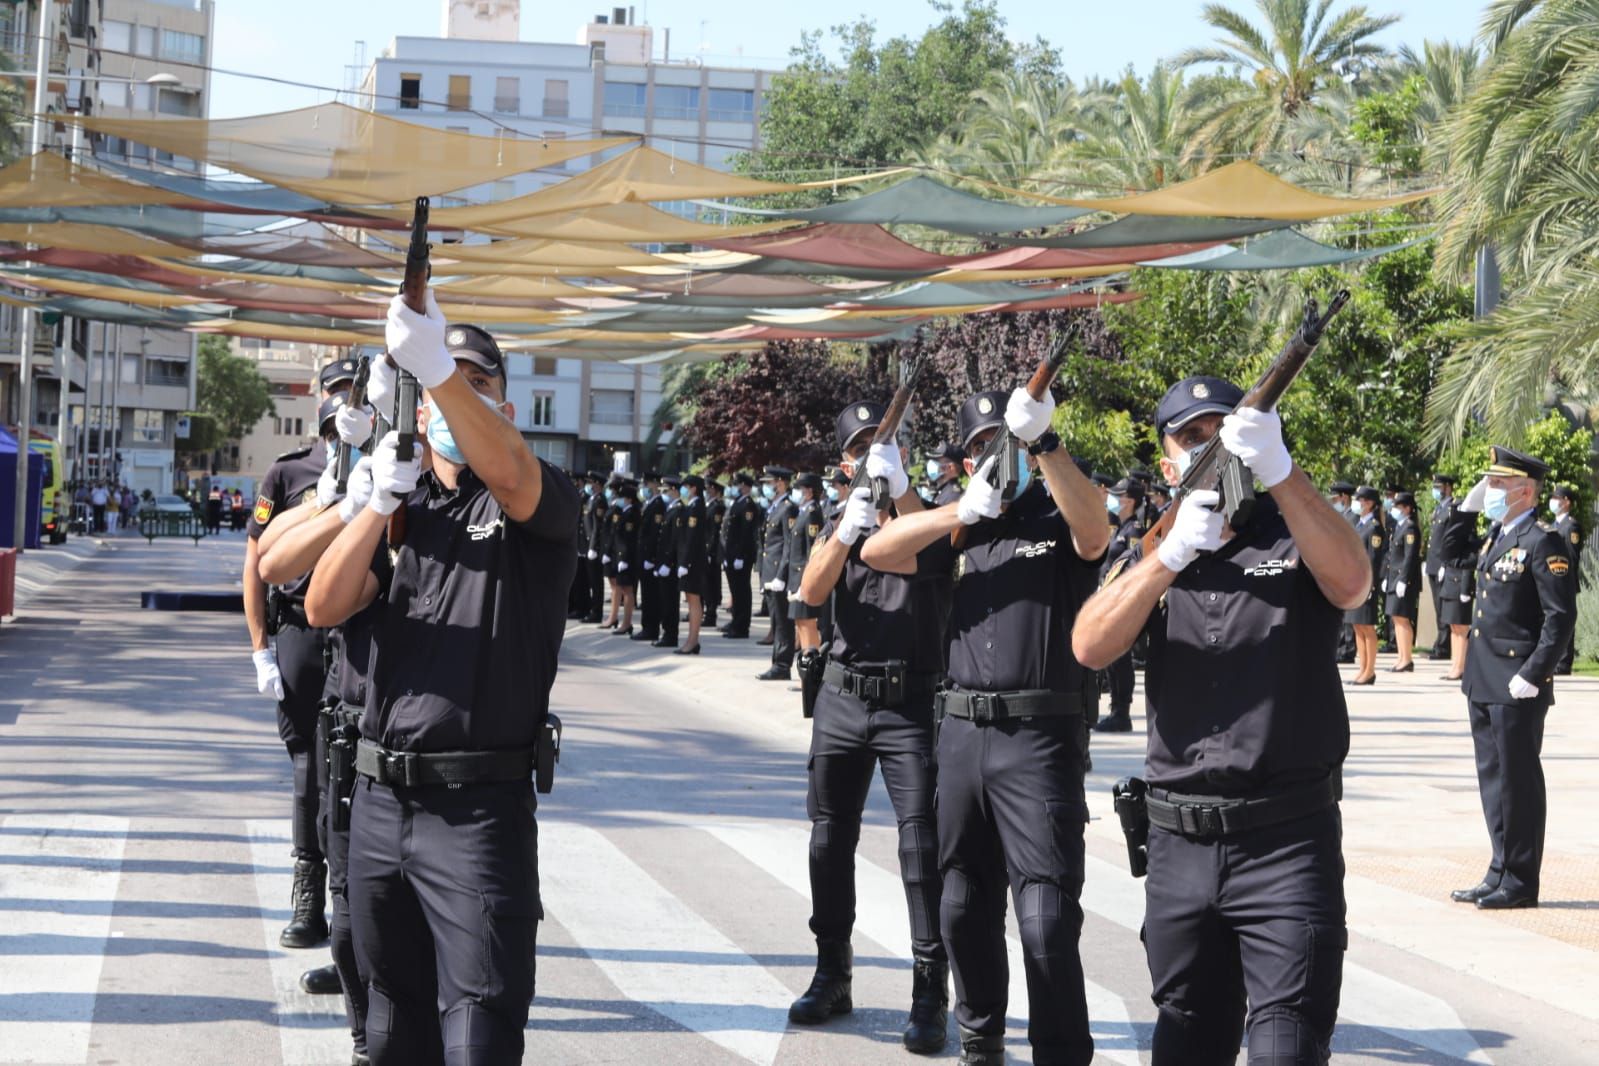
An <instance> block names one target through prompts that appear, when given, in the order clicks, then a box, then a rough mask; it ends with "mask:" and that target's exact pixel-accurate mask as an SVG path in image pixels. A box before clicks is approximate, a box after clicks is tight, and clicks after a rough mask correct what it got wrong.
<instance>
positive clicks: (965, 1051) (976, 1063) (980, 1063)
mask: <svg viewBox="0 0 1599 1066" xmlns="http://www.w3.org/2000/svg"><path fill="white" fill-rule="evenodd" d="M960 1066H1005V1038H1004V1037H1003V1036H984V1035H983V1034H982V1033H974V1032H972V1031H971V1030H969V1029H962V1030H961V1061H960Z"/></svg>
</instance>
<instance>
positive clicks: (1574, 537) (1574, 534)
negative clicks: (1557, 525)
mask: <svg viewBox="0 0 1599 1066" xmlns="http://www.w3.org/2000/svg"><path fill="white" fill-rule="evenodd" d="M1580 539H1581V537H1580V536H1579V535H1578V534H1577V531H1576V530H1575V529H1573V530H1572V531H1571V543H1573V544H1575V543H1577V541H1578V540H1580Z"/></svg>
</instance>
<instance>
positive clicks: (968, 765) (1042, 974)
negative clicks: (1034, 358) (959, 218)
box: [861, 389, 1110, 1066]
mask: <svg viewBox="0 0 1599 1066" xmlns="http://www.w3.org/2000/svg"><path fill="white" fill-rule="evenodd" d="M1053 408H1054V403H1053V401H1052V400H1049V399H1047V398H1046V399H1045V400H1043V401H1035V400H1033V399H1031V398H1030V397H1029V396H1028V395H1027V393H1026V391H1025V390H1023V389H1017V390H1015V391H1014V392H1013V393H1012V394H1011V395H1010V397H1009V399H1008V400H1007V398H1006V396H1005V394H1004V393H1002V392H983V393H979V394H977V395H976V396H973V397H972V398H971V399H969V400H967V401H966V403H965V404H963V405H962V406H961V409H960V415H959V419H958V422H959V428H960V434H961V443H962V445H963V446H964V447H965V448H966V449H967V451H968V452H972V453H973V454H976V453H979V452H980V451H981V450H982V448H983V447H984V445H985V444H986V443H987V442H988V440H989V438H990V437H991V436H992V435H993V434H994V433H995V432H996V431H997V430H998V429H999V427H1000V425H1001V424H1002V423H1004V424H1006V425H1008V426H1009V428H1010V431H1011V432H1012V433H1013V434H1014V437H1015V440H1017V441H1021V442H1025V444H1026V446H1027V451H1028V452H1029V453H1030V454H1029V455H1024V456H1021V459H1023V460H1025V465H1022V464H1019V466H1020V469H1019V471H1018V477H1017V486H1018V487H1017V489H1016V494H1015V497H1014V499H1012V500H1010V501H1009V504H1008V506H1005V505H1004V501H1003V500H1002V492H1001V489H1000V488H997V487H996V486H994V485H993V484H991V483H990V482H989V481H988V480H987V477H986V475H988V474H990V473H991V472H992V469H993V466H994V460H993V459H990V460H985V468H984V469H982V470H980V471H975V473H976V474H980V475H984V476H974V477H973V478H972V480H971V482H970V484H968V485H967V487H966V491H965V492H964V493H963V494H962V496H961V499H960V501H959V502H957V503H955V504H952V505H950V506H947V507H941V508H938V509H937V510H934V511H927V512H923V513H921V514H910V515H904V516H902V517H900V518H897V519H895V520H894V521H893V522H890V523H889V524H887V525H886V526H884V527H883V529H882V530H881V531H879V532H878V533H876V534H875V535H873V536H872V537H871V538H870V539H869V540H868V541H867V542H866V544H865V546H864V548H863V549H862V551H861V559H862V561H863V562H864V563H866V565H868V566H871V567H874V568H876V569H878V570H883V571H891V572H892V571H899V572H908V571H909V569H910V568H911V566H912V565H913V564H914V562H915V560H916V558H917V556H918V553H919V552H921V551H922V550H923V549H925V548H927V547H928V546H930V545H932V544H934V542H936V541H938V540H941V539H944V538H948V537H950V536H951V535H952V534H956V533H957V532H960V535H961V537H962V538H963V544H962V547H961V550H960V552H959V555H958V560H957V564H956V582H955V598H954V609H953V612H952V614H951V618H950V644H949V658H948V662H949V670H948V680H947V682H946V686H947V687H946V688H945V689H944V690H942V691H940V692H939V693H938V695H937V696H936V697H935V704H934V706H935V711H936V713H937V714H938V715H939V716H940V717H941V719H942V721H941V722H940V724H939V726H938V729H939V734H938V748H937V751H938V805H937V809H938V842H939V862H938V865H939V871H940V873H941V874H942V875H943V878H944V892H943V897H942V901H941V906H940V924H941V929H942V932H943V936H944V946H945V947H946V949H947V950H948V951H949V960H950V967H951V969H952V970H953V972H954V977H955V999H956V1005H955V1017H956V1020H957V1021H958V1022H959V1023H960V1034H961V1062H962V1063H964V1064H970V1066H990V1064H997V1063H1002V1062H1003V1061H1004V1050H1003V1048H1004V1034H1005V1007H1006V998H1007V997H1006V993H1007V988H1008V983H1007V976H1006V962H1005V933H1004V928H1005V922H1004V914H1005V891H1006V888H1007V885H1008V887H1009V888H1010V890H1011V892H1012V893H1013V894H1014V896H1015V900H1016V916H1017V920H1018V924H1019V925H1020V928H1021V940H1022V952H1023V956H1024V962H1025V967H1026V975H1027V998H1028V1007H1029V1014H1030V1017H1029V1019H1028V1033H1027V1036H1028V1040H1029V1041H1030V1042H1031V1043H1032V1047H1033V1061H1034V1062H1035V1063H1038V1064H1039V1066H1060V1064H1063V1063H1065V1064H1083V1066H1086V1064H1087V1063H1088V1062H1089V1061H1090V1060H1091V1059H1092V1058H1093V1057H1094V1041H1093V1038H1092V1036H1091V1035H1090V1033H1089V1026H1088V1005H1087V1002H1086V998H1085V991H1084V981H1083V969H1082V960H1081V958H1080V956H1079V953H1078V940H1079V937H1080V936H1081V933H1082V925H1083V911H1082V906H1081V903H1080V898H1081V895H1082V887H1083V866H1084V843H1083V832H1084V827H1085V825H1086V824H1087V821H1088V807H1087V804H1086V802H1085V801H1084V797H1083V759H1084V754H1085V753H1084V751H1083V738H1084V732H1083V717H1082V716H1083V708H1084V707H1085V706H1087V705H1089V704H1091V703H1092V701H1093V700H1094V699H1095V698H1096V695H1095V693H1094V692H1093V690H1092V685H1093V677H1092V675H1091V674H1090V673H1089V672H1088V671H1086V670H1084V669H1083V667H1082V666H1081V665H1079V664H1078V662H1077V660H1076V659H1074V658H1072V655H1071V651H1070V633H1071V626H1072V621H1073V619H1075V618H1076V616H1077V610H1078V608H1079V607H1080V606H1081V605H1082V603H1083V601H1084V600H1086V599H1087V598H1088V596H1089V594H1090V593H1092V592H1093V590H1094V587H1095V585H1096V584H1097V581H1098V575H1099V567H1100V563H1101V561H1102V559H1103V557H1104V554H1105V548H1106V545H1107V544H1108V543H1109V541H1110V526H1109V524H1108V523H1107V522H1106V521H1105V502H1104V495H1103V494H1102V493H1101V492H1100V491H1099V489H1098V488H1096V487H1095V486H1094V485H1092V484H1091V483H1089V481H1088V480H1087V479H1086V478H1085V477H1084V476H1083V474H1082V472H1081V471H1079V470H1078V469H1077V466H1076V464H1075V463H1073V462H1072V459H1071V457H1070V456H1069V455H1067V454H1066V451H1065V450H1064V449H1063V448H1061V446H1060V438H1059V437H1057V436H1056V435H1055V434H1054V433H1053V432H1051V431H1050V430H1049V423H1050V416H1051V414H1052V411H1053ZM966 466H967V468H968V472H973V471H972V470H971V468H972V460H970V459H968V460H966ZM1035 467H1036V470H1035ZM1040 482H1044V483H1040ZM1046 484H1047V488H1046ZM961 531H963V532H961Z"/></svg>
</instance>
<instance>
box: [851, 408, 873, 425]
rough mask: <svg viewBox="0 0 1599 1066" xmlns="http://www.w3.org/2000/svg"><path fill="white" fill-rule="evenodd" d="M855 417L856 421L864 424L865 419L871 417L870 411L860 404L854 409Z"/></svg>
mask: <svg viewBox="0 0 1599 1066" xmlns="http://www.w3.org/2000/svg"><path fill="white" fill-rule="evenodd" d="M855 417H856V419H857V420H859V421H861V422H865V421H866V420H867V419H869V418H871V417H872V409H871V408H870V407H867V406H866V405H865V404H861V405H860V406H859V407H857V408H855Z"/></svg>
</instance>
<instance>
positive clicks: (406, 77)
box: [400, 74, 422, 111]
mask: <svg viewBox="0 0 1599 1066" xmlns="http://www.w3.org/2000/svg"><path fill="white" fill-rule="evenodd" d="M421 105H422V75H420V74H401V75H400V110H401V111H415V110H416V109H417V108H418V107H420V106H421Z"/></svg>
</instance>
